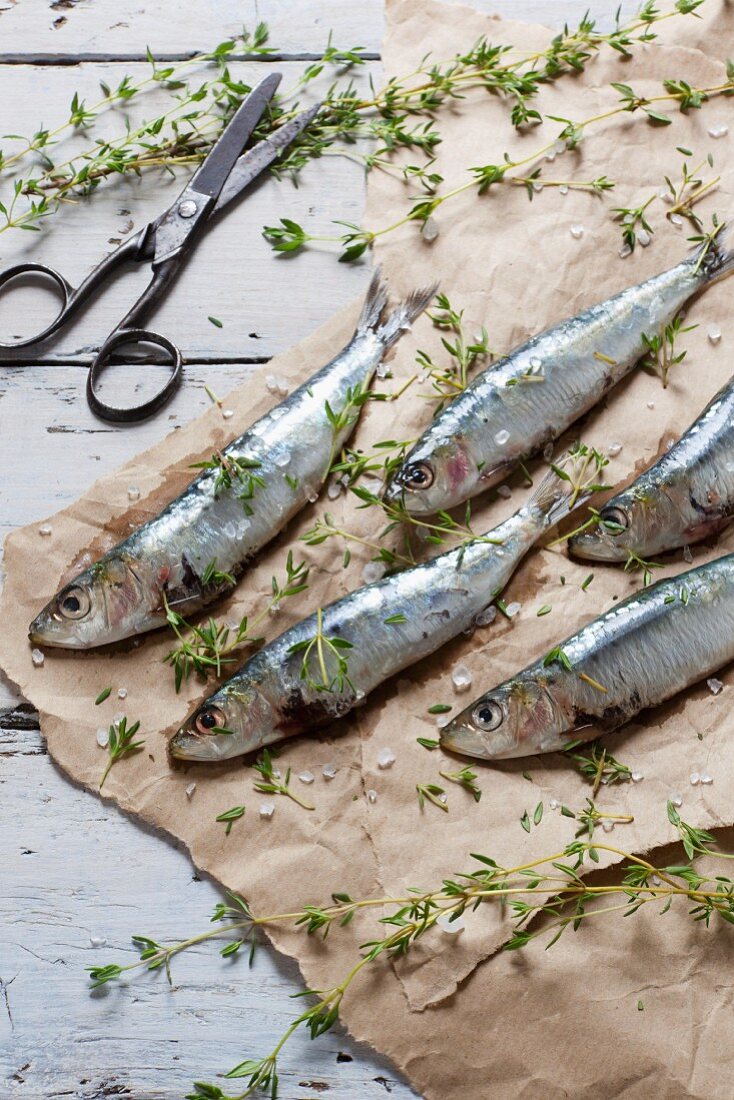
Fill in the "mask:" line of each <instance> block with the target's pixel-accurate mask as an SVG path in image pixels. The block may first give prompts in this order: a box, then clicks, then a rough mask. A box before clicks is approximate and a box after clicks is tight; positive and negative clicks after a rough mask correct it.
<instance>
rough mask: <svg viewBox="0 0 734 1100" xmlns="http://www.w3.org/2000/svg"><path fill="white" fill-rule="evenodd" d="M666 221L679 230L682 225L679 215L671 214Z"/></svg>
mask: <svg viewBox="0 0 734 1100" xmlns="http://www.w3.org/2000/svg"><path fill="white" fill-rule="evenodd" d="M668 221H669V222H670V223H671V225H674V226H675V227H676V228H677V229H680V227H681V226H682V225H683V218H682V217H681V216H680V214H671V215H670V217H669V218H668Z"/></svg>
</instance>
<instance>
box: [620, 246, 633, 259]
mask: <svg viewBox="0 0 734 1100" xmlns="http://www.w3.org/2000/svg"><path fill="white" fill-rule="evenodd" d="M631 254H632V249H631V248H630V246H629V245H628V244H623V245H622V247H621V248H620V250H619V258H620V260H626V259H627V257H628V256H630V255H631Z"/></svg>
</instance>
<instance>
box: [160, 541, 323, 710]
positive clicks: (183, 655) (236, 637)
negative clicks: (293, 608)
mask: <svg viewBox="0 0 734 1100" xmlns="http://www.w3.org/2000/svg"><path fill="white" fill-rule="evenodd" d="M211 565H212V563H210V566H211ZM210 566H207V571H208V570H209V569H210ZM285 571H286V575H285V579H284V580H283V581H279V580H278V579H277V577H273V578H272V579H271V595H270V598H269V599H268V600H267V602H266V603H265V606H264V607H263V608H262V610H261V611H259V612H258V614H257V615H255V616H253V617H252V618H250V617H249V616H248V615H243V616H242V618H241V619H240V622H239V624H238V625H237V626H236V627H232V626H229V625H228V624H227V623H222V622H217V621H216V620H215V619H213V618H210V619H209V620H208V621H207V622H206V623H204V624H200V625H199V624H197V625H194V624H192V623H190V622H187V621H186V619H184V617H183V615H181V614H180V613H179V612H178V611H176V610H175V609H174V608H172V607H171V606H170V604H169V603H168V601H167V600H166V598H165V596H164V606H165V609H166V620H167V622H168V625H169V626H170V627H171V629H172V630H173V633H174V634H175V635H176V638H177V639H178V644H177V645H176V646H175V647H174V648H173V649H172V650H171V651H170V653H168V654H166V656H165V657H164V658H163V660H164V662H165V663H166V664H169V665H171V666H172V667H173V670H174V676H175V684H176V691H177V692H178V691H180V690H181V685H182V684H183V683H184V682H185V681H186V680H188V678H189V676H190V675H191V673H192V672H196V673H197V674H198V675H199V676H202V677H206V676H207V675H208V674H209V673H211V672H214V674H215V675H216V676H221V675H222V669H223V668H224V667H225V666H227V665H229V664H232V662H233V661H235V660H236V659H237V658H236V656H235V652H236V651H237V650H240V649H243V648H244V647H246V646H254V645H258V644H259V643H260V642H261V641H262V640H263V639H262V637H259V636H258V635H257V634H256V633H255V631H256V630H257V628H258V627H259V626H260V624H261V623H262V622H263V620H265V619H266V618H267V617H268V615H269V614H270V613H271V612H274V611H276V610H277V609H278V607H279V606H280V604H281V602H282V600H286V599H290V598H291V597H293V596H297V595H299V593H301V592H304V591H305V590H306V589H307V588H308V574H309V569H308V566H307V565H306V563H305V562H303V561H302V562H298V563H295V562H294V560H293V551H292V550H289V552H288V557H287V558H286V566H285ZM214 573H216V568H215V566H214ZM214 573H213V574H212V577H213V576H214ZM218 575H219V577H220V578H221V577H224V578H227V577H229V574H223V573H220V574H218Z"/></svg>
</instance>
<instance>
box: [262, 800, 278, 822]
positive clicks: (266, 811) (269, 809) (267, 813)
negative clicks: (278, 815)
mask: <svg viewBox="0 0 734 1100" xmlns="http://www.w3.org/2000/svg"><path fill="white" fill-rule="evenodd" d="M274 813H275V803H274V802H261V803H260V817H264V818H271V817H272V816H273V814H274Z"/></svg>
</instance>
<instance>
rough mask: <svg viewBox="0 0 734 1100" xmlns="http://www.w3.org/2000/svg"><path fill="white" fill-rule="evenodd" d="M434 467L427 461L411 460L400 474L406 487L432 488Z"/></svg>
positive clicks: (401, 480)
mask: <svg viewBox="0 0 734 1100" xmlns="http://www.w3.org/2000/svg"><path fill="white" fill-rule="evenodd" d="M433 478H434V474H433V469H432V467H431V466H429V464H428V463H427V462H410V463H408V465H407V466H406V467H405V469H404V470H403V472H402V473H401V475H400V482H401V484H402V485H404V486H405V488H406V489H430V487H431V485H433Z"/></svg>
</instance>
